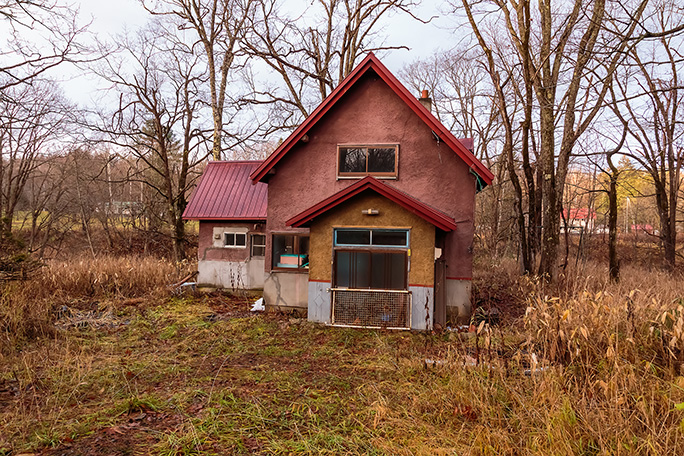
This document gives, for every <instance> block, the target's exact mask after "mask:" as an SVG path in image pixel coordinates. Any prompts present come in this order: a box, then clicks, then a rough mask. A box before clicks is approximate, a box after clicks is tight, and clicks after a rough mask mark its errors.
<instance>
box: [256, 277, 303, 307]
mask: <svg viewBox="0 0 684 456" xmlns="http://www.w3.org/2000/svg"><path fill="white" fill-rule="evenodd" d="M308 296H309V275H308V274H303V273H292V272H271V273H269V274H268V275H267V276H266V280H265V281H264V303H265V304H266V308H267V309H272V310H279V311H282V312H296V313H297V314H299V315H301V316H305V315H306V314H307V307H308Z"/></svg>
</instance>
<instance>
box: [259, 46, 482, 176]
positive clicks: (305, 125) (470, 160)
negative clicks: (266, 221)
mask: <svg viewBox="0 0 684 456" xmlns="http://www.w3.org/2000/svg"><path fill="white" fill-rule="evenodd" d="M369 69H373V70H374V71H375V72H376V73H377V74H378V76H380V78H382V80H383V81H385V83H386V84H387V85H388V86H389V87H390V88H391V89H392V90H393V91H394V93H396V94H397V95H398V96H399V98H401V99H402V100H403V101H404V102H405V103H406V104H407V105H408V106H409V107H410V108H411V109H412V110H413V111H414V112H415V113H416V114H417V115H418V117H420V118H421V119H422V120H423V121H424V122H425V123H426V124H427V125H428V126H429V127H431V128H432V130H433V132H434V133H435V134H436V135H437V137H438V138H439V139H440V140H441V141H444V142H445V143H446V144H447V145H448V146H449V148H451V149H452V150H453V151H454V152H455V153H456V154H458V156H460V157H461V158H462V159H463V161H465V162H466V164H467V165H468V166H470V168H471V169H473V170H474V171H475V172H476V173H477V175H478V176H480V178H482V179H483V180H484V181H485V182H486V183H487V184H491V183H492V181H493V180H494V174H492V172H491V171H489V170H488V169H487V167H486V166H485V165H484V164H483V163H482V162H481V161H479V160H478V159H477V158H476V157H475V155H473V153H472V152H470V150H468V149H467V148H466V147H465V146H464V145H463V144H462V143H461V142H460V141H459V140H458V139H457V138H456V137H455V136H454V135H453V133H451V132H450V131H449V130H448V129H447V128H446V127H445V126H444V125H442V123H441V122H440V121H439V120H437V118H436V117H435V116H434V115H432V113H431V112H430V111H429V110H428V109H427V108H426V107H425V106H423V105H422V104H421V103H420V101H419V100H418V99H417V98H416V97H414V96H413V95H411V93H410V92H409V91H408V89H407V88H406V87H404V85H403V84H402V83H401V82H400V81H399V80H398V79H397V78H396V77H395V76H394V75H393V74H392V73H391V72H390V71H389V70H388V69H387V67H385V65H383V64H382V62H380V60H379V59H378V58H377V57H376V56H375V54H373V53H372V52H370V53H368V55H367V56H366V57H365V58H364V59H363V60H362V61H361V63H360V64H359V65H358V66H357V67H356V68H354V69H353V70H352V72H351V73H349V75H347V77H346V78H344V80H343V81H342V82H341V83H340V84H339V85H338V86H337V87H335V89H334V90H333V91H332V92H331V93H330V94H329V95H328V96H327V97H326V98H325V100H323V102H322V103H321V104H319V105H318V106H317V107H316V109H314V110H313V112H312V113H311V114H310V115H309V117H307V118H306V119H304V121H303V122H302V123H301V124H300V125H299V127H297V129H296V130H295V131H294V132H292V134H290V136H288V137H287V139H285V141H283V143H282V144H281V145H280V146H279V147H278V148H277V149H276V150H275V151H273V153H272V154H271V155H270V156H268V158H266V159H265V160H264V161H263V162H262V164H261V165H260V166H259V167H258V168H257V169H256V170H254V172H252V174H251V175H250V178H251V179H252V181H253V182H255V183H256V182H258V181H260V180H261V179H263V178H264V176H265V175H266V173H268V171H269V170H270V169H271V168H273V166H275V165H276V163H278V161H280V159H281V158H283V156H284V155H285V154H286V153H287V152H288V151H289V150H290V149H291V148H292V147H293V146H294V145H295V144H296V143H297V141H299V140H300V139H301V138H302V136H304V134H305V133H306V132H307V131H308V130H309V128H310V127H311V126H312V125H313V124H315V123H316V122H318V121H319V120H320V119H321V117H323V115H324V114H325V113H326V112H328V111H329V110H330V108H331V107H332V106H334V105H335V103H337V101H338V100H339V99H340V98H341V97H342V96H343V95H344V94H345V93H346V91H347V89H348V88H349V87H351V86H352V85H353V84H354V83H355V82H356V81H358V80H359V78H360V77H361V76H362V75H363V74H364V73H365V72H366V71H367V70H369Z"/></svg>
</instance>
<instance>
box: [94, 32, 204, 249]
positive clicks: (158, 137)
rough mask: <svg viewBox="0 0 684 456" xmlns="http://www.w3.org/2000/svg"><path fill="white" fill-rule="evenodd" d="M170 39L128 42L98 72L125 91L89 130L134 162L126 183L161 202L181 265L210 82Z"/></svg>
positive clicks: (157, 35)
mask: <svg viewBox="0 0 684 456" xmlns="http://www.w3.org/2000/svg"><path fill="white" fill-rule="evenodd" d="M156 27H161V26H160V25H159V24H157V25H156ZM168 38H169V35H168V34H167V33H166V31H165V30H164V29H163V28H153V29H151V30H143V31H141V32H139V33H138V34H137V35H135V36H129V37H123V38H122V40H121V42H120V43H119V50H118V52H117V53H115V54H112V55H110V56H109V57H108V58H107V59H106V61H105V62H103V64H102V65H101V66H100V67H99V68H98V69H97V70H96V71H97V73H98V74H99V75H100V76H101V77H102V78H103V79H105V80H107V81H108V82H110V83H111V84H113V86H114V87H115V88H116V89H117V90H118V91H119V93H120V100H119V107H118V108H117V109H116V110H115V111H114V112H113V113H110V114H108V115H104V114H103V115H102V121H101V123H99V124H98V125H91V127H92V128H94V129H95V131H97V132H99V133H100V134H101V137H102V141H104V142H105V143H108V144H110V145H111V146H112V147H115V148H119V149H121V152H120V153H121V154H122V155H130V156H131V157H133V159H134V160H135V162H136V165H135V167H134V168H132V171H133V174H131V175H130V176H128V178H129V179H130V180H131V181H137V182H140V183H142V184H143V185H145V186H146V187H148V188H149V189H151V191H152V192H153V193H154V194H155V195H156V196H157V197H158V198H159V199H160V200H161V201H163V219H164V221H165V222H166V223H167V224H168V226H169V227H170V228H171V230H170V231H171V235H170V237H171V244H172V249H173V253H174V257H175V258H176V259H177V260H181V259H182V258H184V255H185V253H184V252H185V250H184V243H185V223H184V221H183V219H182V215H183V210H184V209H185V206H186V205H187V198H188V196H189V195H188V191H189V188H190V186H191V185H192V181H193V175H194V174H193V170H194V169H195V168H196V167H197V165H198V164H199V163H200V162H202V160H204V159H205V158H206V154H202V153H200V147H201V146H202V144H203V141H202V135H201V131H200V130H199V129H198V128H197V127H196V124H197V121H196V116H198V114H199V110H200V108H201V106H202V99H201V86H202V85H203V84H204V83H205V82H206V77H205V73H204V72H203V71H202V70H201V69H198V67H201V65H200V62H199V57H198V56H196V55H195V54H194V53H193V52H192V49H191V48H190V47H188V46H184V45H183V43H181V42H178V41H175V40H173V39H171V40H169V39H168Z"/></svg>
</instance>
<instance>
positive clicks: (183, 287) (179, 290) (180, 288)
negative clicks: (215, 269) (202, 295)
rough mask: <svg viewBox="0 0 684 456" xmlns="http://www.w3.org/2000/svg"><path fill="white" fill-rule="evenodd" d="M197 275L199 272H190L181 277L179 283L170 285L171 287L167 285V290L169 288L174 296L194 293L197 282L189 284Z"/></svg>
mask: <svg viewBox="0 0 684 456" xmlns="http://www.w3.org/2000/svg"><path fill="white" fill-rule="evenodd" d="M197 274H199V271H194V272H191V273H190V274H188V275H186V276H185V277H183V278H182V279H181V280H180V281H179V282H176V283H172V284H171V285H169V288H171V291H172V292H173V294H175V295H180V294H183V293H184V292H186V291H188V290H189V291H191V292H193V293H194V292H195V291H196V290H197V282H191V281H190V280H191V279H192V278H194V277H195V276H196V275H197Z"/></svg>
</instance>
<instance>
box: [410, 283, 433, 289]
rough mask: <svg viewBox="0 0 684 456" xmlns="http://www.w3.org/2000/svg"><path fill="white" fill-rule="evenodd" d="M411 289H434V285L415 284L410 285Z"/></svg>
mask: <svg viewBox="0 0 684 456" xmlns="http://www.w3.org/2000/svg"><path fill="white" fill-rule="evenodd" d="M409 287H421V288H434V287H435V286H434V285H418V284H415V283H409Z"/></svg>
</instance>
